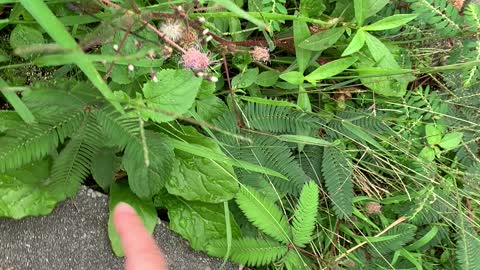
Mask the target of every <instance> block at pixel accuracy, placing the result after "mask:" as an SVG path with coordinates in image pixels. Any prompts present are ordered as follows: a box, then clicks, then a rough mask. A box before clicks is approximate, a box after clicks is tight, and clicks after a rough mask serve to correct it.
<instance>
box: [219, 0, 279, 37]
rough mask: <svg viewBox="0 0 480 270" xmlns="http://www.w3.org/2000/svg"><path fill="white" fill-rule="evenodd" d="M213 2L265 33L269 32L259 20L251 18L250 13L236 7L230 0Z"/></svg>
mask: <svg viewBox="0 0 480 270" xmlns="http://www.w3.org/2000/svg"><path fill="white" fill-rule="evenodd" d="M214 2H215V3H216V4H218V5H220V6H222V7H224V8H226V9H228V10H230V11H231V12H233V13H235V14H236V15H237V16H238V17H240V18H243V19H245V20H247V21H250V22H251V23H253V24H255V25H256V26H258V27H259V28H261V29H263V30H266V31H267V32H270V28H269V27H268V26H267V25H266V24H265V23H264V22H263V21H261V20H259V19H257V18H255V17H253V16H252V15H251V14H250V13H248V12H246V11H244V10H243V9H241V8H240V7H238V6H237V5H236V4H235V3H234V2H232V1H231V0H214Z"/></svg>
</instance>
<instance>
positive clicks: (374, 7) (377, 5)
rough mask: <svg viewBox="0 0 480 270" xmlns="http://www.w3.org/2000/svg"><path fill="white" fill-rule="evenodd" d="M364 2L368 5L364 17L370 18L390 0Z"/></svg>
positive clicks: (367, 0) (368, 0)
mask: <svg viewBox="0 0 480 270" xmlns="http://www.w3.org/2000/svg"><path fill="white" fill-rule="evenodd" d="M366 2H367V7H368V9H367V11H366V14H367V15H366V18H370V17H372V16H373V15H375V14H377V12H379V11H380V10H382V8H383V7H384V6H386V5H387V4H388V3H389V2H390V0H366Z"/></svg>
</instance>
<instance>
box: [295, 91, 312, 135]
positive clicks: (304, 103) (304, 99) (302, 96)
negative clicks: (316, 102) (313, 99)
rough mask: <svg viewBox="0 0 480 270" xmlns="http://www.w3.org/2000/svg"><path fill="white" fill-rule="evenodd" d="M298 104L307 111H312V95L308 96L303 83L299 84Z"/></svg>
mask: <svg viewBox="0 0 480 270" xmlns="http://www.w3.org/2000/svg"><path fill="white" fill-rule="evenodd" d="M297 105H298V106H299V107H300V108H301V109H302V110H303V111H305V112H311V111H312V104H311V103H310V97H309V96H308V93H307V91H306V90H305V88H304V87H303V86H302V85H299V86H298V98H297ZM302 135H303V134H302Z"/></svg>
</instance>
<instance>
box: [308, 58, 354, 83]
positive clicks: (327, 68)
mask: <svg viewBox="0 0 480 270" xmlns="http://www.w3.org/2000/svg"><path fill="white" fill-rule="evenodd" d="M356 61H357V58H356V57H347V58H341V59H337V60H335V61H332V62H329V63H326V64H325V65H322V66H320V67H318V68H317V69H315V70H314V71H312V73H310V74H308V75H307V76H305V80H307V81H308V82H310V83H312V84H316V83H317V81H320V80H324V79H327V78H331V77H333V76H335V75H337V74H339V73H341V72H343V71H345V70H346V69H347V68H348V67H350V66H351V65H353V63H355V62H356Z"/></svg>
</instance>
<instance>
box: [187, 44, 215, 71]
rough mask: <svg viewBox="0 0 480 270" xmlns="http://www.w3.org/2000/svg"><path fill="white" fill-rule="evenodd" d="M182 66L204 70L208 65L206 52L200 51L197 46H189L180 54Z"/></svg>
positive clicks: (208, 60)
mask: <svg viewBox="0 0 480 270" xmlns="http://www.w3.org/2000/svg"><path fill="white" fill-rule="evenodd" d="M182 61H183V66H184V67H185V68H188V69H193V70H205V69H207V68H208V66H209V65H210V59H209V58H208V54H207V53H203V52H201V51H200V50H199V49H197V48H189V49H188V50H187V51H186V52H185V53H184V54H183V55H182Z"/></svg>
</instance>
